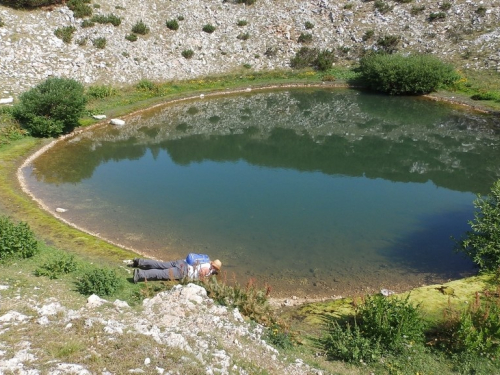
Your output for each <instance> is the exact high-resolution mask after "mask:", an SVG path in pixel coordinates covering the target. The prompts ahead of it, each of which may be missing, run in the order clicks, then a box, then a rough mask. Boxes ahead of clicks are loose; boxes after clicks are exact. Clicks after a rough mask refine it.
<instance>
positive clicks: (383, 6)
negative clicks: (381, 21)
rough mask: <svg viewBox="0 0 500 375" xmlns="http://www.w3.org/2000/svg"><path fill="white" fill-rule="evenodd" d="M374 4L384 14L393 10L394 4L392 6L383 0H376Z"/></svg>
mask: <svg viewBox="0 0 500 375" xmlns="http://www.w3.org/2000/svg"><path fill="white" fill-rule="evenodd" d="M373 6H374V8H375V9H376V10H378V11H379V12H380V13H382V14H385V13H389V12H390V11H391V10H392V6H390V5H389V4H387V3H386V2H385V1H383V0H375V3H374V5H373Z"/></svg>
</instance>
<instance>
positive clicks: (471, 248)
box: [457, 180, 500, 271]
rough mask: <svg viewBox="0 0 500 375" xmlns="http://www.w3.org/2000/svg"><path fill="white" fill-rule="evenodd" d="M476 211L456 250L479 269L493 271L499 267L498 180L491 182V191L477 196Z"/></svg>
mask: <svg viewBox="0 0 500 375" xmlns="http://www.w3.org/2000/svg"><path fill="white" fill-rule="evenodd" d="M474 207H475V208H476V209H477V211H476V212H475V213H474V220H473V221H469V225H470V226H471V228H472V230H471V231H468V232H467V234H466V238H465V239H463V240H461V241H460V242H459V246H458V248H457V250H458V251H463V252H464V253H465V254H467V255H468V256H469V257H470V258H471V259H472V261H473V262H474V263H476V264H477V265H478V266H479V268H480V269H481V270H486V271H495V270H498V269H499V267H500V180H498V181H497V182H495V183H494V184H493V187H492V188H491V193H490V194H488V195H487V196H485V197H482V196H481V195H478V196H477V199H476V200H475V201H474Z"/></svg>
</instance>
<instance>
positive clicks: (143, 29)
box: [132, 20, 149, 35]
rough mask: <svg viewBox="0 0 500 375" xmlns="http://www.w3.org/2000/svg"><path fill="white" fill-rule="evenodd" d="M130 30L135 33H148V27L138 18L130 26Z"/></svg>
mask: <svg viewBox="0 0 500 375" xmlns="http://www.w3.org/2000/svg"><path fill="white" fill-rule="evenodd" d="M132 32H133V33H135V34H140V35H146V34H148V33H149V27H148V26H147V25H146V24H145V23H144V22H143V21H142V20H140V21H139V22H137V23H136V24H135V25H134V26H133V27H132Z"/></svg>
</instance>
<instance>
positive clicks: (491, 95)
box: [470, 91, 500, 101]
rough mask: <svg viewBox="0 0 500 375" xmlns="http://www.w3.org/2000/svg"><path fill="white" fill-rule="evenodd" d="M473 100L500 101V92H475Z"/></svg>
mask: <svg viewBox="0 0 500 375" xmlns="http://www.w3.org/2000/svg"><path fill="white" fill-rule="evenodd" d="M470 98H471V99H472V100H496V101H500V92H494V91H485V92H479V93H477V94H474V95H472V96H471V97H470Z"/></svg>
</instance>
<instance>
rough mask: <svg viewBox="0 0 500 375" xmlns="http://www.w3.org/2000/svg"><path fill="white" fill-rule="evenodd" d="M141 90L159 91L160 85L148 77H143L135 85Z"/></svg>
mask: <svg viewBox="0 0 500 375" xmlns="http://www.w3.org/2000/svg"><path fill="white" fill-rule="evenodd" d="M135 87H136V88H137V90H140V91H151V92H153V91H157V90H158V87H157V86H156V85H155V84H154V82H151V81H150V80H148V79H141V80H140V81H139V82H138V83H137V85H136V86H135Z"/></svg>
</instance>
